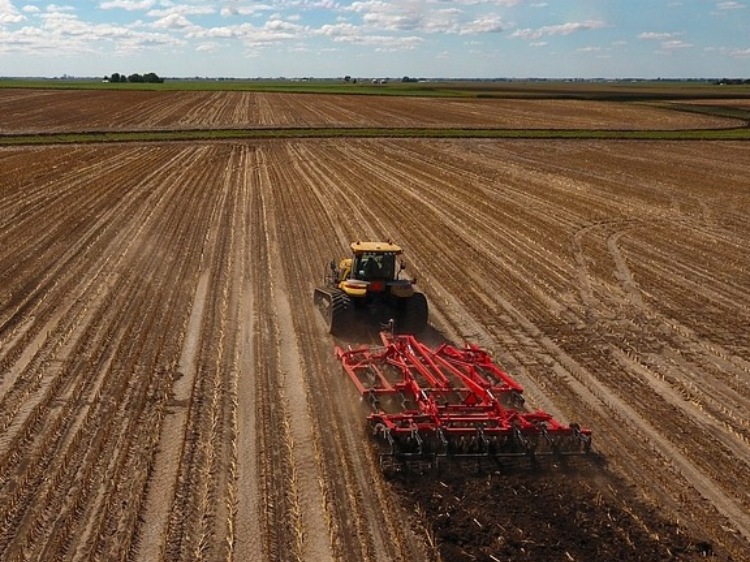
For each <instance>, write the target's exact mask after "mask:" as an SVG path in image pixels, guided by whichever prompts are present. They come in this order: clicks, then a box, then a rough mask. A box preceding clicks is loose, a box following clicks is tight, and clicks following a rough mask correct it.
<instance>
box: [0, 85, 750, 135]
mask: <svg viewBox="0 0 750 562" xmlns="http://www.w3.org/2000/svg"><path fill="white" fill-rule="evenodd" d="M0 105H1V106H2V107H3V114H2V116H1V117H0V134H20V133H55V132H85V131H140V130H161V131H164V130H180V129H247V128H286V127H294V128H322V127H332V128H345V127H378V128H389V127H399V128H408V127H439V128H500V129H605V130H626V131H629V130H651V129H652V130H682V129H712V128H731V127H738V126H742V124H743V123H742V121H740V120H732V119H719V118H715V117H709V116H702V115H698V114H690V113H679V112H676V111H669V110H666V109H657V108H654V107H648V106H646V105H638V104H624V103H615V102H596V101H577V100H529V99H526V100H502V99H457V98H418V97H395V96H394V97H389V96H377V97H376V96H362V95H331V94H326V95H309V94H291V93H290V94H277V93H262V92H175V91H172V92H158V91H157V92H149V91H112V92H108V91H101V90H91V91H86V90H80V91H76V90H68V91H65V90H23V89H18V90H13V89H0Z"/></svg>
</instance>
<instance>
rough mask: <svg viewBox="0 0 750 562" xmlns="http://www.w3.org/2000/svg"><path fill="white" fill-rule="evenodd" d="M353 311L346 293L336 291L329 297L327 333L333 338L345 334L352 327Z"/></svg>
mask: <svg viewBox="0 0 750 562" xmlns="http://www.w3.org/2000/svg"><path fill="white" fill-rule="evenodd" d="M353 318H354V310H353V307H352V300H351V299H350V298H349V295H347V294H346V293H343V292H340V291H337V292H335V293H333V295H332V296H331V306H330V307H329V308H328V331H329V332H330V333H331V334H332V335H334V336H341V335H344V334H346V333H347V332H348V331H349V330H350V329H351V327H352V320H353Z"/></svg>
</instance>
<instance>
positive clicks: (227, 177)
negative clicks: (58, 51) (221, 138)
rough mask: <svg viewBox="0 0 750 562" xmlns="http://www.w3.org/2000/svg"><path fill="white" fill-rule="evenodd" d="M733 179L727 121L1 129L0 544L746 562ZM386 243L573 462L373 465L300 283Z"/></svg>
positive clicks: (271, 556) (748, 331) (96, 552)
mask: <svg viewBox="0 0 750 562" xmlns="http://www.w3.org/2000/svg"><path fill="white" fill-rule="evenodd" d="M42 94H43V93H42ZM42 94H40V95H42ZM258 99H260V97H259V98H258ZM312 99H314V98H312V97H311V98H310V100H312ZM274 103H277V102H274ZM279 103H280V102H279ZM312 105H314V104H312V102H311V106H312ZM480 105H481V104H480ZM368 111H373V112H375V111H376V109H375V108H371V109H370V110H368ZM478 111H481V109H478ZM571 115H572V114H571ZM668 115H669V116H668V117H665V118H664V119H671V118H672V117H671V116H672V115H673V114H671V113H670V114H668ZM674 115H676V114H674ZM547 118H548V119H549V116H548V117H547ZM580 118H581V119H583V117H580ZM305 119H307V120H308V121H309V119H311V118H307V117H305ZM571 119H573V117H571ZM683 119H685V117H683ZM687 119H688V120H690V119H703V118H701V117H687ZM10 121H13V119H6V118H5V117H3V123H2V124H3V127H4V130H7V128H12V127H10V126H9V125H8V123H9V122H10ZM22 121H23V119H21V118H20V117H19V118H18V119H17V122H18V123H21V122H22ZM115 122H119V120H115ZM368 123H371V121H368ZM140 125H143V123H141V124H140ZM140 125H139V126H140ZM35 126H37V125H31V124H30V122H29V121H27V122H25V123H23V124H22V125H13V127H18V128H33V127H35ZM61 126H62V125H61ZM92 126H94V127H98V126H100V125H99V124H92ZM643 126H644V127H647V126H648V125H647V124H646V122H645V121H644V122H643ZM64 127H65V128H66V129H72V128H75V126H74V125H69V124H66V125H64ZM86 127H87V128H88V125H86ZM52 128H53V129H54V126H52ZM748 177H750V153H749V152H748V150H747V146H746V143H742V142H642V141H641V142H618V141H575V140H571V141H528V140H525V141H494V140H493V141H489V140H467V141H456V140H450V141H448V140H445V141H439V140H430V141H427V140H390V139H371V140H286V141H253V142H241V143H240V142H237V143H234V142H226V143H208V142H190V143H184V142H182V143H149V144H135V143H133V144H120V145H114V144H112V145H81V146H58V147H54V146H49V147H37V148H4V149H0V559H1V560H3V561H5V560H8V561H10V560H39V561H46V560H91V559H101V560H138V561H153V560H165V561H172V560H175V561H176V560H212V561H213V560H243V561H244V560H304V561H318V560H321V561H326V560H347V561H348V560H371V561H387V560H394V561H426V560H435V559H436V558H437V557H439V556H441V557H442V559H443V560H446V561H453V560H487V561H489V560H581V561H584V560H615V559H623V560H625V559H626V560H642V561H647V562H653V561H657V560H699V559H703V555H705V554H713V556H715V559H718V560H733V561H738V562H743V561H745V562H746V561H750V491H749V488H748V486H747V483H748V482H750V291H749V290H748V287H750V269H749V268H748V264H750V249H749V248H750V215H748V213H747V209H748V208H750V184H749V183H748V179H747V178H748ZM388 237H390V238H393V239H394V240H397V241H399V242H400V243H401V244H402V245H403V246H404V247H405V250H406V252H407V256H406V258H407V260H408V265H409V269H410V271H412V272H414V273H415V274H416V275H417V277H418V279H419V286H420V287H421V288H422V290H423V291H424V292H425V293H426V294H427V296H428V299H429V301H430V304H431V330H430V334H429V336H430V337H434V338H447V339H449V340H451V341H454V342H459V343H460V342H462V341H463V340H464V339H469V340H470V341H472V342H474V343H477V344H479V345H481V346H483V347H485V348H487V349H489V350H491V351H492V352H493V354H494V357H495V359H496V361H497V362H498V363H499V364H501V365H502V366H503V367H504V368H505V369H506V370H507V371H509V372H510V373H512V374H513V375H514V376H515V377H516V378H517V379H518V380H519V382H521V383H522V384H523V385H524V387H525V389H526V395H527V400H528V401H529V402H530V405H531V406H532V407H537V406H538V407H542V408H544V409H545V410H548V411H550V412H551V413H553V414H554V415H555V416H556V417H558V418H560V419H561V420H563V421H566V422H568V421H578V422H580V423H581V424H583V425H585V426H588V427H590V428H591V429H592V430H593V432H594V449H595V451H596V454H595V455H593V456H592V458H590V459H585V460H583V461H580V462H576V463H571V465H569V466H562V465H553V466H544V467H541V468H540V469H537V470H533V469H530V470H524V469H523V467H521V468H516V467H490V468H489V469H488V468H487V467H483V470H482V471H477V470H476V468H475V467H473V466H467V467H464V470H463V472H462V473H457V471H448V472H446V473H445V474H441V475H437V476H433V477H430V478H424V477H418V476H416V475H414V474H405V475H401V476H399V477H397V478H396V479H395V480H392V481H389V480H386V479H384V478H383V477H382V475H381V474H380V471H379V468H378V466H377V458H376V457H375V455H374V451H373V450H372V448H371V447H370V446H369V443H368V441H367V438H366V437H365V435H364V426H363V419H364V413H365V410H364V408H363V406H362V405H361V404H360V403H359V399H358V395H357V394H356V391H355V389H354V388H353V387H351V385H350V383H349V382H348V380H347V379H345V377H344V375H343V373H342V371H341V368H340V367H339V366H338V365H337V364H336V362H335V360H334V357H333V351H332V350H333V345H334V344H335V343H337V342H335V341H334V340H333V339H332V338H331V337H330V336H329V335H328V334H327V333H326V331H325V327H324V326H323V322H322V321H321V319H320V318H318V315H317V313H316V312H315V311H314V309H313V307H312V289H313V287H314V285H315V284H316V283H317V282H318V281H319V280H320V279H321V278H322V275H323V271H324V267H325V264H326V263H327V262H328V261H329V260H330V259H332V258H334V257H339V256H341V255H343V253H344V252H345V251H346V248H347V246H348V243H349V241H351V240H355V239H365V238H388ZM338 343H343V344H354V343H359V342H358V341H344V342H338ZM363 343H364V342H363Z"/></svg>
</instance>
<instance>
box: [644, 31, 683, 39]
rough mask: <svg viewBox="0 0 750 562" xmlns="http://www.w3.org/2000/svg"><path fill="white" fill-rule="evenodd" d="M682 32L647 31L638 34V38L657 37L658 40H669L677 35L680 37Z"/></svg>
mask: <svg viewBox="0 0 750 562" xmlns="http://www.w3.org/2000/svg"><path fill="white" fill-rule="evenodd" d="M680 35H681V34H680V33H664V32H661V33H657V32H654V31H646V32H644V33H641V34H639V35H638V39H656V40H658V41H667V40H670V39H673V38H675V37H679V36H680Z"/></svg>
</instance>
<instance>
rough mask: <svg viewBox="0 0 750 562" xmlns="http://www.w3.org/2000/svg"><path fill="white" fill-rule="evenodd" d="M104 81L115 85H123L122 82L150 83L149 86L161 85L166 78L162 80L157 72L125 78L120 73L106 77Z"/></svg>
mask: <svg viewBox="0 0 750 562" xmlns="http://www.w3.org/2000/svg"><path fill="white" fill-rule="evenodd" d="M104 80H106V81H107V82H113V83H122V82H135V83H149V84H161V83H162V82H164V78H160V77H159V75H158V74H156V73H155V72H148V73H146V74H137V73H136V74H131V75H129V76H125V75H124V74H120V73H119V72H114V73H112V75H111V76H105V77H104Z"/></svg>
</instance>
